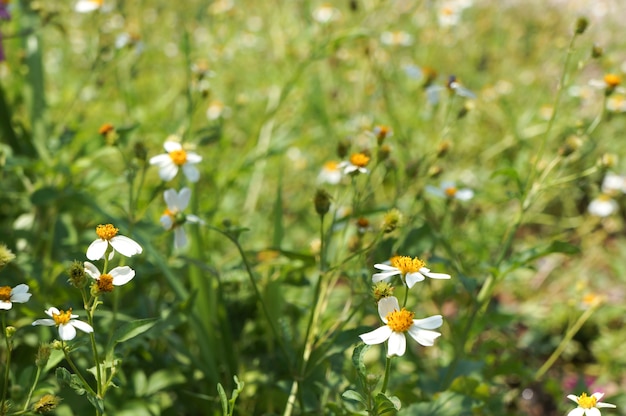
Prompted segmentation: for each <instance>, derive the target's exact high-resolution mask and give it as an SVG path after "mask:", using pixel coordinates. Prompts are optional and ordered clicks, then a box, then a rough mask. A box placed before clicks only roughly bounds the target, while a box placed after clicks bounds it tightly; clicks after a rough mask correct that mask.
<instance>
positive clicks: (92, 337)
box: [87, 297, 104, 399]
mask: <svg viewBox="0 0 626 416" xmlns="http://www.w3.org/2000/svg"><path fill="white" fill-rule="evenodd" d="M97 307H98V298H97V297H96V298H95V299H94V301H93V304H92V306H91V310H89V309H88V310H87V321H88V322H89V325H91V327H92V328H93V327H94V326H93V314H94V313H95V311H96V308H97ZM89 339H90V340H91V349H92V350H93V360H94V361H95V364H96V381H97V386H96V389H97V391H98V395H97V396H98V397H100V398H102V399H104V397H103V394H102V392H103V386H102V374H101V368H100V357H99V355H98V346H97V344H96V335H95V333H94V332H93V331H92V332H90V333H89Z"/></svg>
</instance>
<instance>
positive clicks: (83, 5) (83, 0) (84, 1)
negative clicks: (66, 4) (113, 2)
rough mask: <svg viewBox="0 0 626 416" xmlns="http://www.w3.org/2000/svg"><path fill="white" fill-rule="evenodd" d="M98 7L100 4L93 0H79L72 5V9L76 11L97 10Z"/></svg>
mask: <svg viewBox="0 0 626 416" xmlns="http://www.w3.org/2000/svg"><path fill="white" fill-rule="evenodd" d="M99 8H100V4H99V3H98V2H95V1H93V0H79V1H78V3H76V5H75V6H74V10H75V11H77V12H78V13H89V12H93V11H94V10H98V9H99Z"/></svg>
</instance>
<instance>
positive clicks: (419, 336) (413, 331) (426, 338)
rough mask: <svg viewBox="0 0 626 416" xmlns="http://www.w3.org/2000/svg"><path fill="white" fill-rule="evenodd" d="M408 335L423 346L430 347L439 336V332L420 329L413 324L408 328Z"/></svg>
mask: <svg viewBox="0 0 626 416" xmlns="http://www.w3.org/2000/svg"><path fill="white" fill-rule="evenodd" d="M408 333H409V335H410V336H411V338H413V339H414V340H415V341H417V343H418V344H420V345H423V346H425V347H430V346H432V345H434V344H435V340H436V339H437V338H438V337H440V336H441V334H440V333H439V332H436V331H429V330H427V329H420V328H418V327H417V326H415V325H412V326H411V327H410V328H409V330H408Z"/></svg>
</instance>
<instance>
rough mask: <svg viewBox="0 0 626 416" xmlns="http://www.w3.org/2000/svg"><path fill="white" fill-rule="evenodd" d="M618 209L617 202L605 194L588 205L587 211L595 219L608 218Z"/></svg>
mask: <svg viewBox="0 0 626 416" xmlns="http://www.w3.org/2000/svg"><path fill="white" fill-rule="evenodd" d="M618 209H619V206H618V205H617V202H615V200H613V199H611V197H610V196H608V195H606V194H602V195H599V196H598V197H597V198H595V199H594V200H593V201H591V202H590V203H589V206H588V207H587V211H589V213H590V214H591V215H595V216H596V217H608V216H609V215H611V214H614V213H616V212H617V210H618Z"/></svg>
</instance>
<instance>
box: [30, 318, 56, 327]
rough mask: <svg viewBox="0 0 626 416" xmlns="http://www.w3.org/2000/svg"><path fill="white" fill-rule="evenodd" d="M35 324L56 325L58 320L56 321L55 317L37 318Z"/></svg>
mask: <svg viewBox="0 0 626 416" xmlns="http://www.w3.org/2000/svg"><path fill="white" fill-rule="evenodd" d="M33 325H44V326H55V325H56V322H54V319H48V318H46V319H37V320H36V321H34V322H33Z"/></svg>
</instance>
